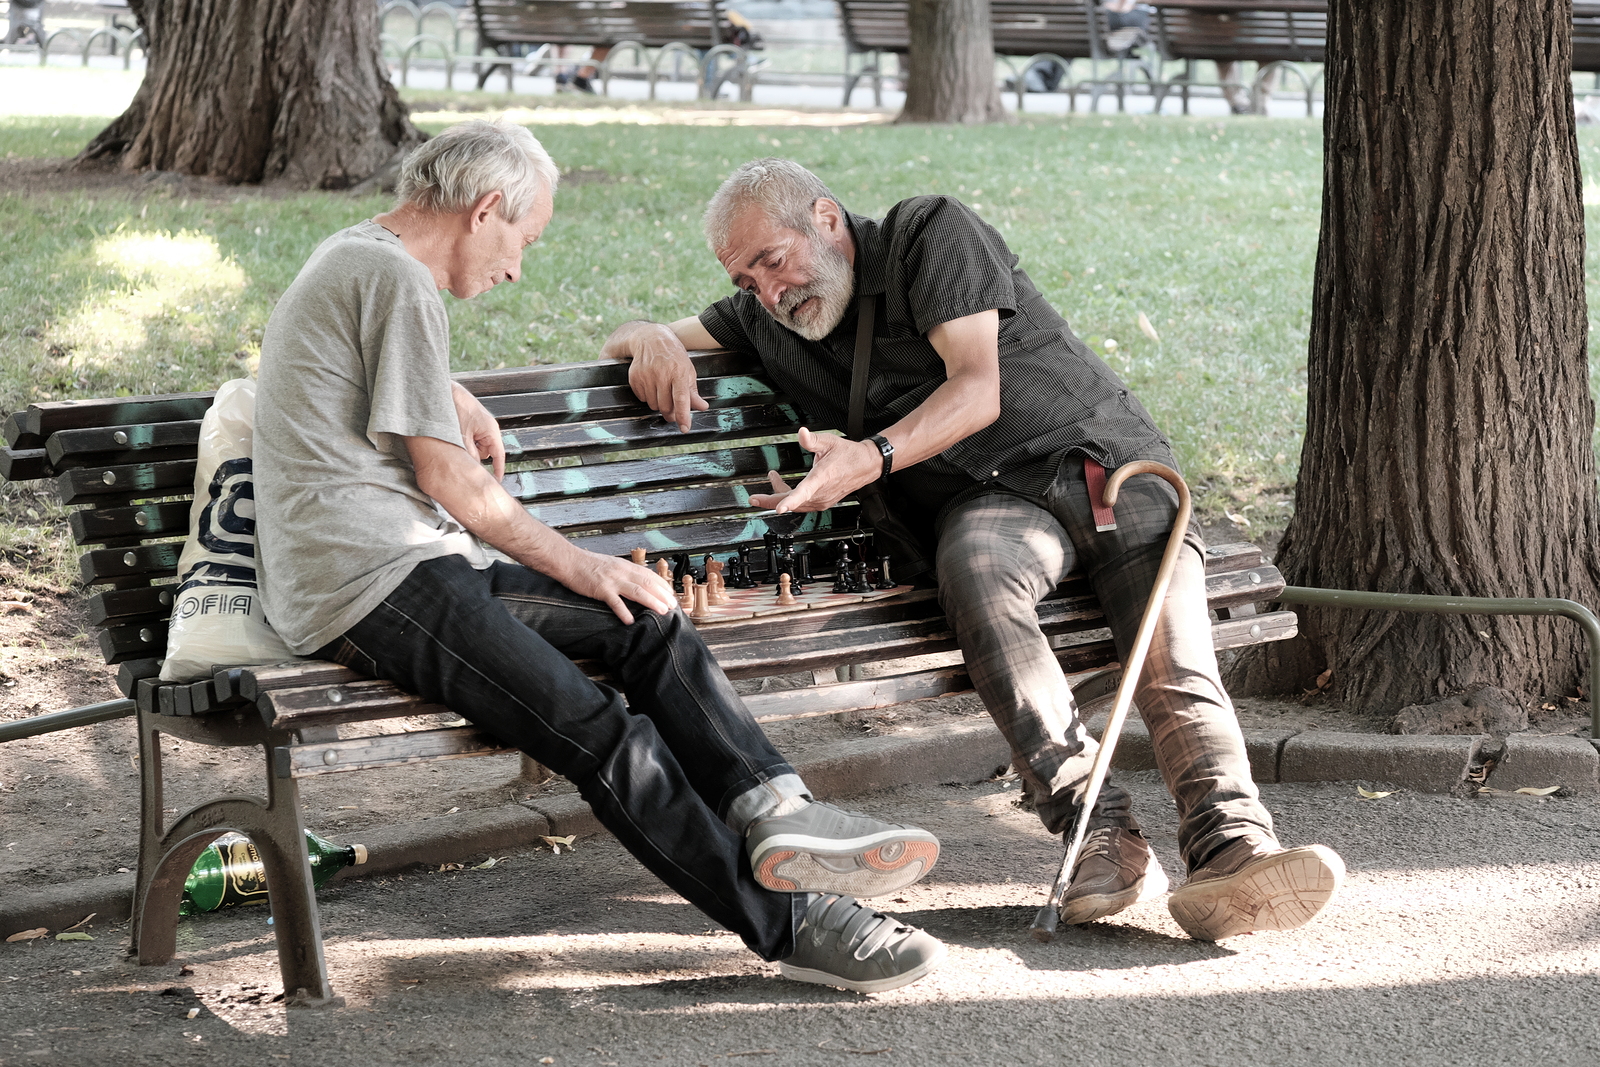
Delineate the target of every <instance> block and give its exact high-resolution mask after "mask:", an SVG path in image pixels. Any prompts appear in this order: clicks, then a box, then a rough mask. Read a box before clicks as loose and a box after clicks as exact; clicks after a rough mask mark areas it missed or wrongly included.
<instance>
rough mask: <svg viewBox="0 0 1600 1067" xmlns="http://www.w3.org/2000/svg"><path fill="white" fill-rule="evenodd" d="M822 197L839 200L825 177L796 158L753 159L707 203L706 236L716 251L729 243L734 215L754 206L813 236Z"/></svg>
mask: <svg viewBox="0 0 1600 1067" xmlns="http://www.w3.org/2000/svg"><path fill="white" fill-rule="evenodd" d="M818 200H832V201H833V202H834V203H835V204H837V203H839V198H838V197H836V196H834V195H833V194H832V193H831V192H829V191H828V187H827V186H826V185H824V184H822V179H821V178H819V177H817V176H816V175H815V174H812V173H811V172H810V171H809V170H806V168H804V167H802V166H801V165H800V164H798V163H796V162H795V161H794V160H792V159H753V160H751V161H750V162H749V163H746V164H745V165H744V166H742V167H740V168H739V169H738V170H736V171H734V172H733V174H731V175H730V176H729V177H728V180H727V181H725V182H723V183H722V185H721V186H719V187H718V189H717V191H716V194H715V195H714V196H712V198H711V203H710V204H708V205H706V214H705V219H704V220H703V223H702V224H703V225H704V226H705V231H706V240H707V241H708V242H710V244H711V248H712V250H713V251H720V250H721V249H724V248H726V247H728V238H729V235H730V233H731V231H732V229H733V220H734V218H735V217H736V216H738V215H739V214H740V213H741V212H743V211H744V210H745V208H747V207H751V206H754V207H758V208H760V209H761V213H762V214H763V215H765V216H766V217H767V219H768V220H769V221H771V222H775V223H777V224H778V225H779V226H784V227H787V228H788V229H791V230H797V231H799V232H800V233H802V234H805V235H806V236H807V237H810V236H812V235H814V234H815V233H816V225H815V224H814V223H813V222H812V221H811V209H812V207H813V206H814V205H815V204H816V202H817V201H818Z"/></svg>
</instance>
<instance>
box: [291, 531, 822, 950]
mask: <svg viewBox="0 0 1600 1067" xmlns="http://www.w3.org/2000/svg"><path fill="white" fill-rule="evenodd" d="M633 611H634V622H633V624H632V625H624V624H623V623H622V621H621V620H620V619H618V618H617V617H616V615H614V614H613V613H612V612H611V609H610V608H608V607H606V606H605V605H604V604H602V603H600V602H599V601H596V600H591V599H589V598H588V597H583V596H579V595H578V594H576V593H574V592H572V591H571V590H569V589H567V588H566V587H565V586H563V585H561V584H560V583H559V582H556V581H555V580H553V579H551V578H548V577H546V576H544V575H542V574H539V573H537V572H535V571H532V570H529V569H528V568H526V567H521V566H516V565H512V564H505V563H496V564H494V565H493V566H491V567H489V568H488V569H487V570H484V571H477V570H474V569H473V568H472V567H471V566H470V565H469V564H468V563H467V562H466V560H465V559H463V558H462V557H460V556H445V557H442V558H440V559H434V560H429V561H428V562H426V563H420V564H418V565H417V567H416V568H415V569H414V570H412V572H411V574H410V575H408V576H407V578H406V580H405V581H404V582H402V583H401V584H400V587H399V588H398V589H396V590H395V591H394V592H393V593H391V594H390V595H389V596H388V597H387V598H386V599H385V600H384V601H383V603H381V604H380V605H378V607H377V608H375V609H374V610H373V611H372V613H371V614H369V615H368V616H367V617H366V618H364V619H362V620H361V621H360V622H359V623H357V624H356V625H355V626H353V627H351V628H350V630H349V631H348V632H346V633H345V635H344V636H343V637H340V638H338V639H336V640H334V641H332V642H330V643H329V644H328V645H326V646H324V647H323V648H321V649H318V650H317V652H316V653H315V654H314V655H315V656H316V657H317V658H319V659H328V660H333V661H335V662H337V663H342V664H344V665H345V666H348V667H351V668H352V669H354V670H357V671H360V672H361V673H363V674H368V675H371V676H373V677H377V678H388V679H390V680H392V681H394V682H395V683H396V684H398V685H400V686H403V687H404V688H406V689H408V690H410V691H411V692H413V693H416V694H417V695H419V696H421V697H424V698H426V699H428V700H430V701H433V702H435V703H439V704H443V705H445V706H446V707H448V708H450V709H451V710H452V711H454V712H456V713H457V714H459V715H461V716H463V717H464V718H466V719H469V720H470V721H472V722H473V723H474V724H476V725H478V726H480V727H482V728H483V729H485V730H487V731H488V732H489V733H491V734H493V735H494V736H495V737H497V738H499V739H500V740H501V741H504V742H505V743H506V744H507V745H511V746H513V747H515V748H519V749H521V750H522V751H524V752H526V753H527V754H528V755H530V756H532V757H533V758H534V759H536V760H538V761H539V762H540V763H543V764H544V765H545V766H547V767H549V768H551V769H552V770H554V771H556V772H557V773H559V774H563V775H565V776H566V777H567V778H568V779H569V780H570V781H571V782H572V783H573V784H575V785H576V786H577V787H578V791H579V792H580V793H581V794H582V795H583V798H584V799H585V800H587V801H588V802H589V805H590V807H592V808H593V809H594V812H595V815H596V816H598V817H599V819H600V822H601V823H603V824H604V825H605V827H606V829H608V830H610V831H611V832H612V833H613V834H615V835H616V837H617V840H619V841H621V842H622V844H623V846H624V847H626V848H627V849H628V851H629V852H631V853H633V855H634V856H635V857H637V858H638V860H639V862H641V863H643V864H644V865H645V866H646V867H648V868H649V869H650V870H651V871H652V872H654V873H655V874H656V876H657V877H659V878H660V879H661V880H662V881H663V882H665V883H666V884H667V885H669V886H671V887H672V888H673V889H674V890H676V891H677V892H678V893H680V894H682V895H683V897H684V898H685V899H687V900H688V901H689V902H690V903H691V904H693V905H695V906H696V907H698V908H699V909H700V910H701V911H703V912H705V913H706V914H707V915H709V916H710V917H711V918H712V919H714V920H716V921H717V922H719V923H721V924H722V925H723V926H725V927H727V928H728V929H729V930H732V931H733V932H734V933H737V934H738V935H739V936H740V937H742V938H744V942H745V944H746V945H748V946H750V948H751V950H752V951H754V952H756V953H757V954H759V955H760V956H761V957H762V958H763V959H766V960H777V959H783V958H784V957H786V956H788V955H790V954H791V953H792V952H793V951H794V931H795V928H796V927H797V926H798V925H799V919H800V917H801V916H802V915H803V914H804V910H805V907H804V902H805V897H804V895H797V894H793V893H774V892H772V891H770V890H768V889H764V888H762V887H761V886H760V885H759V884H757V882H756V880H755V878H754V877H753V875H752V874H751V871H750V863H749V860H748V859H747V858H746V856H745V851H744V841H743V838H742V836H741V835H739V834H738V833H736V832H734V831H733V830H731V829H729V827H728V826H727V825H726V824H725V823H724V822H723V816H725V815H726V814H727V809H728V806H729V804H730V803H731V802H732V801H733V800H734V799H735V798H736V797H739V796H741V795H743V794H745V793H747V792H749V790H751V789H752V788H756V787H759V786H760V785H761V784H762V783H764V782H767V781H769V780H771V779H773V778H777V777H778V776H780V775H785V774H793V773H794V771H793V769H792V768H791V767H790V766H789V764H788V763H787V762H786V761H785V760H784V758H783V756H781V755H780V754H779V753H778V752H777V750H776V749H774V748H773V747H772V744H771V742H770V741H768V740H767V736H766V734H765V733H763V732H762V730H761V727H760V726H759V725H758V724H757V723H756V721H755V720H754V719H753V718H752V717H751V715H750V713H749V711H748V710H746V708H745V706H744V703H743V702H742V701H741V700H740V699H739V697H738V695H737V694H736V693H735V692H734V690H733V687H732V686H731V685H730V684H729V683H728V679H727V678H726V676H724V675H723V673H722V670H721V668H719V667H718V666H717V664H716V661H715V660H713V659H712V658H711V654H710V653H709V652H707V651H706V648H705V645H704V644H703V643H702V642H701V640H700V637H699V635H698V634H697V633H696V632H695V629H694V626H693V624H691V623H690V622H689V621H688V619H687V618H685V617H684V615H683V613H682V612H681V611H673V612H672V613H671V614H669V615H657V614H655V613H654V612H651V611H648V610H646V609H644V608H640V607H637V606H635V607H634V608H633ZM574 659H593V660H598V661H600V663H602V664H603V665H604V666H605V669H606V671H607V674H608V675H609V677H611V678H613V679H615V680H616V682H617V684H618V685H619V686H620V687H621V690H622V691H621V693H619V692H618V691H617V690H616V689H613V688H612V687H611V686H608V685H604V684H601V683H598V682H595V681H593V680H591V679H590V678H588V677H587V676H586V675H585V674H584V673H583V671H581V670H579V669H578V668H577V667H576V666H575V665H574V664H573V662H572V661H573V660H574ZM624 696H626V700H624Z"/></svg>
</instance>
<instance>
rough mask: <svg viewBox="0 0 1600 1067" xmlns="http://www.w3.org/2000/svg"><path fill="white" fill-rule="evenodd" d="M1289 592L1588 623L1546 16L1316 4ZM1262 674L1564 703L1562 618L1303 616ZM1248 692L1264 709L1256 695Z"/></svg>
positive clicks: (1588, 471) (1564, 24)
mask: <svg viewBox="0 0 1600 1067" xmlns="http://www.w3.org/2000/svg"><path fill="white" fill-rule="evenodd" d="M1330 8H1331V10H1330V12H1329V42H1328V44H1329V47H1328V63H1327V68H1326V70H1327V74H1326V77H1327V85H1326V90H1325V91H1326V119H1325V120H1324V126H1323V128H1324V134H1323V145H1324V152H1325V160H1324V164H1323V169H1324V181H1325V186H1324V191H1323V201H1322V205H1323V206H1322V237H1321V244H1320V246H1319V249H1318V253H1317V264H1316V280H1315V292H1314V297H1313V299H1314V305H1313V312H1312V323H1311V338H1310V346H1309V348H1310V350H1309V356H1308V360H1307V364H1308V365H1307V377H1308V387H1309V388H1308V396H1307V417H1306V437H1305V445H1304V448H1303V449H1302V452H1301V458H1300V463H1301V467H1300V483H1299V486H1298V488H1297V490H1296V513H1295V516H1294V519H1293V521H1292V522H1291V523H1290V525H1289V530H1288V532H1287V534H1286V535H1285V537H1284V541H1283V545H1282V547H1281V549H1280V555H1279V566H1280V567H1281V568H1282V569H1283V572H1284V574H1285V576H1286V577H1287V578H1288V581H1289V584H1291V585H1310V586H1322V587H1329V588H1341V589H1367V590H1379V591H1385V592H1409V593H1434V594H1447V595H1459V596H1467V595H1472V596H1496V597H1532V596H1539V597H1572V598H1575V599H1578V600H1581V601H1586V602H1588V603H1591V604H1592V603H1594V593H1595V588H1596V573H1597V568H1596V544H1597V540H1600V529H1597V525H1596V492H1595V457H1594V437H1593V435H1594V405H1593V403H1592V402H1591V400H1590V396H1589V369H1588V360H1587V356H1586V344H1587V336H1586V335H1587V316H1586V314H1585V306H1584V275H1583V257H1584V232H1583V205H1582V182H1581V180H1580V177H1579V173H1578V154H1577V143H1576V139H1575V137H1574V132H1573V126H1574V123H1573V107H1572V93H1571V83H1570V80H1569V76H1568V75H1569V71H1570V70H1571V65H1570V56H1571V9H1570V2H1563V0H1457V2H1455V3H1451V4H1419V3H1415V2H1413V0H1333V2H1332V4H1331V5H1330ZM1301 617H1302V623H1301V633H1302V637H1301V638H1300V639H1298V640H1297V641H1296V642H1294V643H1292V644H1290V645H1289V646H1287V647H1284V648H1281V649H1276V650H1274V651H1271V652H1267V651H1266V650H1262V651H1261V652H1260V653H1258V654H1257V655H1255V656H1254V657H1253V658H1252V661H1250V662H1248V663H1247V670H1246V678H1245V679H1244V682H1245V684H1246V685H1251V684H1252V683H1260V682H1262V681H1263V680H1264V679H1265V678H1266V677H1268V676H1270V675H1272V674H1274V673H1276V674H1277V677H1276V678H1275V679H1274V680H1275V681H1276V682H1278V683H1279V684H1280V685H1290V684H1300V685H1308V684H1309V683H1310V679H1312V678H1314V677H1315V676H1316V675H1317V674H1318V672H1319V671H1321V670H1322V669H1323V668H1324V667H1326V668H1331V670H1332V675H1331V678H1330V683H1331V687H1332V690H1333V694H1334V695H1335V696H1337V697H1340V698H1342V699H1354V700H1360V701H1362V702H1363V703H1366V704H1369V705H1371V706H1373V707H1375V708H1376V709H1379V710H1384V709H1393V708H1396V707H1399V706H1401V705H1404V704H1407V703H1415V702H1420V701H1425V700H1431V699H1436V698H1437V697H1438V696H1439V695H1442V694H1445V693H1451V692H1460V691H1462V690H1465V689H1467V688H1470V687H1474V686H1477V685H1484V684H1492V685H1496V686H1500V687H1502V688H1505V689H1508V690H1512V691H1514V692H1516V691H1520V692H1522V693H1525V694H1529V695H1534V694H1542V695H1554V694H1557V693H1563V692H1570V691H1572V690H1573V689H1574V688H1575V687H1576V686H1577V684H1578V682H1579V677H1580V668H1581V665H1582V662H1583V659H1584V657H1583V655H1582V654H1581V653H1582V650H1583V648H1584V647H1585V646H1584V645H1583V643H1582V640H1581V637H1580V635H1579V631H1578V630H1577V628H1576V627H1575V626H1573V625H1572V624H1571V623H1569V622H1566V621H1564V620H1551V619H1541V620H1532V619H1525V618H1520V619H1519V618H1510V617H1504V616H1502V617H1497V618H1483V617H1477V616H1465V617H1464V616H1436V615H1405V614H1398V613H1392V612H1383V613H1371V614H1367V613H1361V612H1353V611H1343V610H1338V611H1335V610H1313V609H1305V610H1303V612H1302V616H1301ZM1253 687H1255V688H1262V686H1260V685H1259V684H1256V685H1254V686H1253Z"/></svg>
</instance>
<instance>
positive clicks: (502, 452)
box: [450, 382, 506, 482]
mask: <svg viewBox="0 0 1600 1067" xmlns="http://www.w3.org/2000/svg"><path fill="white" fill-rule="evenodd" d="M450 398H451V399H452V400H454V401H455V403H456V421H457V422H459V423H460V424H461V440H462V442H463V443H464V444H465V445H466V446H467V452H468V454H470V455H473V456H476V457H477V459H478V461H479V462H480V463H481V462H482V461H484V460H486V459H492V460H493V461H494V480H495V481H497V482H498V481H499V480H500V479H501V478H504V477H505V474H506V443H505V441H504V439H502V438H501V436H500V424H499V423H498V422H496V421H495V417H494V416H493V415H491V414H489V410H488V409H487V408H485V407H484V406H483V404H482V403H480V402H479V401H478V398H477V397H475V396H473V395H472V394H471V393H470V392H468V391H467V389H466V388H465V387H464V386H462V385H461V384H460V383H459V382H451V383H450Z"/></svg>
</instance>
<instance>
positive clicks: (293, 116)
mask: <svg viewBox="0 0 1600 1067" xmlns="http://www.w3.org/2000/svg"><path fill="white" fill-rule="evenodd" d="M130 6H131V7H132V8H133V11H134V14H135V15H137V16H138V18H139V21H140V23H141V24H142V25H143V26H144V28H145V32H146V34H147V35H148V36H149V40H150V53H149V55H150V64H149V69H148V70H147V71H146V73H145V78H144V83H143V84H142V85H140V87H139V91H138V93H137V94H136V95H135V96H134V98H133V103H132V104H130V105H129V106H128V110H127V111H125V112H123V114H122V116H121V117H120V118H118V119H117V120H116V121H115V122H113V123H112V124H111V125H110V126H108V127H106V129H105V130H103V131H101V133H100V135H99V136H97V137H96V138H95V139H94V140H93V141H92V142H90V144H89V146H88V147H87V148H85V149H84V151H83V154H82V155H81V156H80V157H79V159H80V161H88V160H99V159H107V158H114V159H116V160H118V162H119V163H120V164H121V166H123V167H124V168H126V169H128V170H165V171H177V172H179V173H182V174H195V175H203V176H207V177H213V178H219V179H221V180H223V181H227V182H268V181H274V182H283V183H285V184H289V185H293V186H296V187H300V188H319V189H342V188H345V187H347V186H350V185H353V184H355V183H356V182H359V181H361V180H362V179H364V178H366V177H368V176H369V175H371V174H373V173H374V172H375V171H377V170H378V169H379V168H381V167H383V166H384V165H385V164H387V163H389V162H390V161H391V160H393V159H394V157H395V156H396V155H397V153H399V152H401V151H403V150H404V149H406V148H409V147H411V146H413V145H415V144H418V143H420V142H421V141H422V140H423V135H422V134H421V133H420V132H419V131H418V130H417V129H416V127H414V126H412V125H411V120H410V118H409V112H408V111H407V109H406V106H405V105H404V104H402V103H401V102H400V97H399V95H398V94H397V93H396V92H395V89H394V86H393V85H392V84H390V82H389V77H388V72H387V70H386V69H385V67H384V64H383V57H382V54H381V52H380V50H379V44H378V8H377V5H376V4H375V3H373V0H131V4H130Z"/></svg>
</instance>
